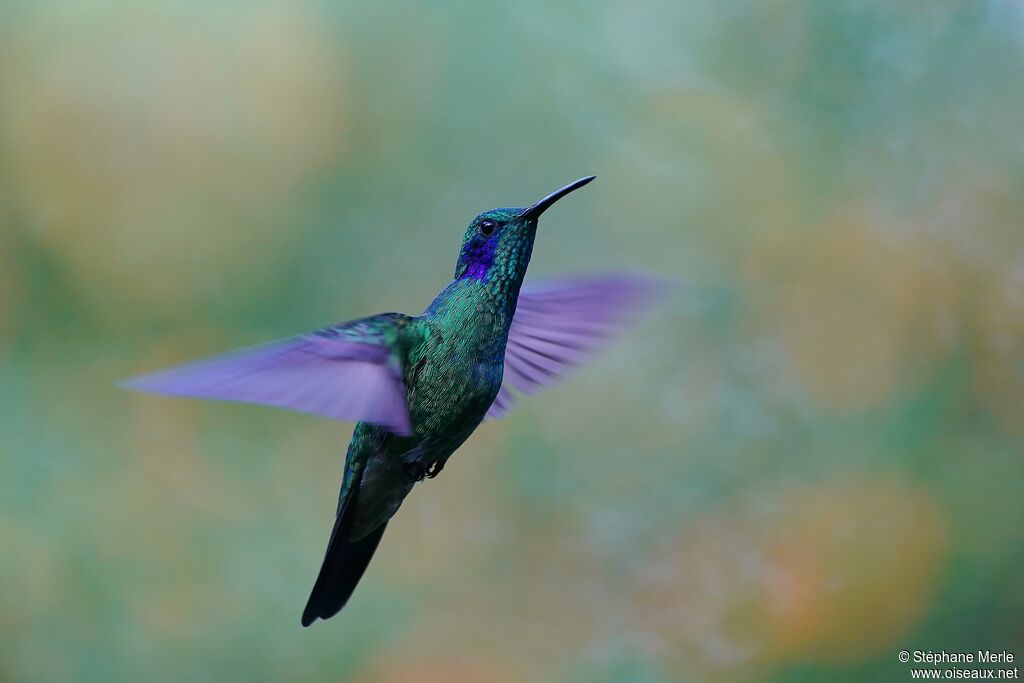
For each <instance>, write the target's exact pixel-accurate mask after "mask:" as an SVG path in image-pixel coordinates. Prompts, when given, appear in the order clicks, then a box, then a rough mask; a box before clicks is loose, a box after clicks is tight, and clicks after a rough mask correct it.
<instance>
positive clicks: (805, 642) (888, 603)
mask: <svg viewBox="0 0 1024 683" xmlns="http://www.w3.org/2000/svg"><path fill="white" fill-rule="evenodd" d="M947 546H948V540H947V532H946V524H945V521H944V519H943V518H942V515H941V513H940V512H939V510H938V508H937V506H936V504H935V502H934V501H933V499H932V498H931V496H930V495H929V494H928V493H927V492H925V491H924V490H922V489H920V488H917V487H914V486H911V485H909V484H905V483H901V482H899V481H896V480H891V479H880V478H867V477H855V478H848V479H839V480H834V481H831V482H826V483H823V484H819V485H806V486H800V487H798V488H795V489H788V490H783V491H778V492H774V493H772V494H768V495H766V496H763V497H762V498H760V499H757V498H755V499H753V502H752V504H751V505H749V506H746V507H745V508H743V509H741V510H739V511H728V512H723V513H718V514H710V515H707V516H705V517H704V518H702V519H700V520H697V521H695V522H693V523H692V524H689V525H688V526H686V527H685V528H684V529H683V530H682V531H681V532H680V535H679V536H678V537H677V540H676V543H675V545H673V546H672V547H670V548H668V549H666V550H665V551H664V552H663V553H661V554H659V555H658V556H656V557H655V558H654V559H653V560H652V561H651V562H650V563H649V565H648V567H647V569H646V571H645V573H644V574H643V576H642V577H640V578H641V581H640V583H639V585H638V586H637V590H636V591H635V593H634V597H635V605H636V610H637V612H636V615H637V619H638V627H637V628H638V632H639V633H642V634H645V635H646V636H647V638H646V640H645V641H644V642H645V643H646V644H647V646H648V648H649V650H650V652H651V654H653V655H655V656H656V657H658V658H659V659H660V660H661V661H663V662H664V663H665V664H666V665H667V666H668V667H669V668H671V669H673V670H678V671H681V672H684V673H685V674H686V675H688V676H691V677H694V678H696V679H699V680H711V681H716V680H720V681H736V680H751V679H756V678H760V677H763V676H764V675H766V673H768V672H770V671H771V670H773V669H774V668H776V667H779V666H781V665H783V664H785V663H789V662H798V661H818V662H849V661H858V660H862V659H866V658H870V657H873V656H876V655H877V654H878V653H880V652H884V651H886V649H887V648H890V647H892V646H893V645H894V644H895V642H896V641H897V640H898V639H899V638H901V637H903V636H905V634H906V633H908V632H909V631H910V630H911V629H912V628H913V627H914V626H915V625H916V624H917V623H918V621H919V619H920V618H921V617H922V615H923V614H924V612H925V610H926V609H927V606H928V600H929V598H930V597H931V594H932V591H933V589H934V587H935V582H936V578H937V577H938V576H939V574H940V571H941V569H942V567H943V564H944V560H945V555H946V550H947Z"/></svg>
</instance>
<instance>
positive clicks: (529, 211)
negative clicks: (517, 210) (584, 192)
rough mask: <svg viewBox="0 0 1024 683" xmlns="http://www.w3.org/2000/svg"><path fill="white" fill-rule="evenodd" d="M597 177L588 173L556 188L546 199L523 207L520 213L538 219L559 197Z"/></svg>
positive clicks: (531, 218)
mask: <svg viewBox="0 0 1024 683" xmlns="http://www.w3.org/2000/svg"><path fill="white" fill-rule="evenodd" d="M595 178H597V176H596V175H588V176H586V177H584V178H580V179H579V180H577V181H575V182H572V183H569V184H568V185H566V186H565V187H562V188H560V189H557V190H555V191H554V192H552V193H551V194H549V195H548V196H547V197H544V199H542V200H540V201H539V202H537V203H536V204H534V205H533V206H530V207H527V208H526V209H523V212H522V213H521V214H520V216H521V217H523V218H526V219H528V220H537V218H539V217H540V215H541V214H542V213H544V212H545V211H547V210H548V208H550V207H551V205H552V204H554V203H555V202H557V201H558V200H559V199H561V198H562V197H564V196H565V195H567V194H569V193H570V192H573V191H575V190H578V189H580V188H581V187H583V186H584V185H586V184H587V183H589V182H590V181H592V180H594V179H595Z"/></svg>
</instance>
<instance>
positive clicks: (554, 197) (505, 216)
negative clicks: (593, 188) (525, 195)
mask: <svg viewBox="0 0 1024 683" xmlns="http://www.w3.org/2000/svg"><path fill="white" fill-rule="evenodd" d="M595 177H596V176H587V177H586V178H580V179H579V180H577V181H576V182H574V183H570V184H568V185H566V186H565V187H563V188H561V189H559V190H556V191H554V192H552V193H551V194H549V195H548V196H547V197H545V198H544V199H542V200H540V201H539V202H537V203H536V204H534V205H532V206H528V207H525V208H508V209H491V210H490V211H485V212H484V213H482V214H480V215H479V216H477V217H476V218H474V219H473V221H472V222H471V223H470V224H469V228H467V229H466V236H465V238H464V239H463V240H462V252H461V253H460V254H459V262H458V264H457V265H456V266H455V279H456V280H462V279H465V278H473V279H476V280H481V281H484V282H495V283H500V284H502V283H508V284H514V285H515V286H516V290H518V285H519V284H520V283H522V280H523V276H524V275H525V274H526V267H527V265H529V263H530V254H531V252H532V251H533V239H534V237H535V236H536V234H537V219H538V218H540V215H541V214H542V213H544V211H545V210H546V209H547V208H548V207H550V206H551V205H552V204H554V203H555V202H557V201H558V200H559V199H561V198H562V197H564V196H565V195H567V194H569V193H570V192H572V191H573V190H577V189H579V188H581V187H583V186H584V185H586V184H587V183H589V182H590V181H591V180H593V179H594V178H595Z"/></svg>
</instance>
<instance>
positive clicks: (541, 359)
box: [487, 273, 669, 419]
mask: <svg viewBox="0 0 1024 683" xmlns="http://www.w3.org/2000/svg"><path fill="white" fill-rule="evenodd" d="M668 284H669V282H668V281H666V280H663V279H660V278H655V277H652V276H649V275H639V274H633V273H614V274H609V275H599V276H595V277H589V278H582V279H574V280H562V281H558V282H549V283H543V284H539V285H531V286H523V289H522V291H521V292H520V293H519V300H518V303H517V304H516V312H515V315H513V316H512V324H511V326H510V327H509V333H508V343H507V344H506V346H505V372H504V379H503V381H502V384H501V388H500V389H499V390H498V395H497V397H495V399H494V403H492V404H491V407H490V409H489V410H488V411H487V417H489V418H491V419H494V418H499V417H502V416H503V415H504V414H505V413H506V412H508V410H509V409H510V408H511V407H512V405H513V404H514V403H515V401H516V394H515V392H514V391H513V389H515V390H516V391H521V392H523V393H527V394H532V393H536V392H537V391H539V390H541V389H543V388H544V387H546V386H549V385H551V384H554V383H555V382H557V381H559V380H560V379H562V377H564V376H565V375H566V374H567V373H568V372H569V371H570V370H572V369H573V368H575V367H576V366H577V365H579V364H581V363H583V362H584V361H586V360H587V359H588V358H590V356H592V355H593V354H594V353H596V352H597V351H599V350H600V349H601V348H603V347H604V346H605V345H606V344H607V343H608V342H609V341H610V340H611V338H612V337H613V336H615V335H616V334H617V333H618V332H620V331H621V330H622V329H623V328H624V327H625V326H626V324H627V323H629V322H630V321H631V320H633V319H634V318H635V317H636V316H637V315H638V314H639V313H640V312H641V311H643V310H644V309H645V308H646V307H648V306H649V305H650V304H651V302H652V301H654V300H655V299H656V298H657V296H658V295H659V294H660V293H662V292H663V291H664V290H665V288H666V286H667V285H668Z"/></svg>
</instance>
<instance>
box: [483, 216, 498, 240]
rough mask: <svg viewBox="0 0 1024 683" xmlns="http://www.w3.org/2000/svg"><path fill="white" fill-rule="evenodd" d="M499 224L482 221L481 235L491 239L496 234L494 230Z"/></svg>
mask: <svg viewBox="0 0 1024 683" xmlns="http://www.w3.org/2000/svg"><path fill="white" fill-rule="evenodd" d="M496 227H497V224H496V223H495V222H494V221H492V220H485V221H480V234H481V235H483V236H484V237H490V236H491V235H493V234H494V228H496Z"/></svg>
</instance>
